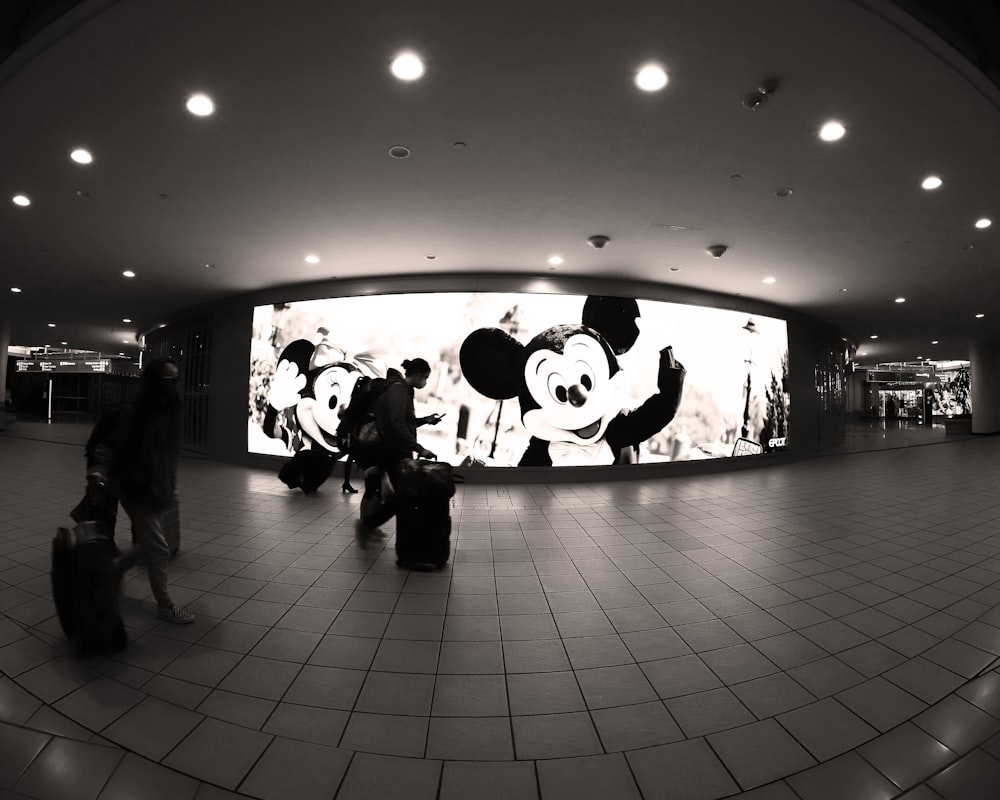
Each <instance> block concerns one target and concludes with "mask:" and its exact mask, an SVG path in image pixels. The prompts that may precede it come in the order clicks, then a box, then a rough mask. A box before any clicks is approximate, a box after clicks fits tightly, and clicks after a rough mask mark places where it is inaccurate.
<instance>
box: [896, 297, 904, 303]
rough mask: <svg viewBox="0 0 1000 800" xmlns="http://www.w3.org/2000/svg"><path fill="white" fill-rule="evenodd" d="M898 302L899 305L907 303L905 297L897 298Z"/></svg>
mask: <svg viewBox="0 0 1000 800" xmlns="http://www.w3.org/2000/svg"><path fill="white" fill-rule="evenodd" d="M896 302H897V303H905V302H906V298H905V297H897V298H896Z"/></svg>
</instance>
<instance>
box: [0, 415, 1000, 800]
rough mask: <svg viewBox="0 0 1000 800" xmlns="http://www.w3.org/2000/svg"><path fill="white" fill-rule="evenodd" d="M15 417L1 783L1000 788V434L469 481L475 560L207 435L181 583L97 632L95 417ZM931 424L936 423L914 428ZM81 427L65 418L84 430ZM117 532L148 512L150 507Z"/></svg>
mask: <svg viewBox="0 0 1000 800" xmlns="http://www.w3.org/2000/svg"><path fill="white" fill-rule="evenodd" d="M20 433H28V435H29V436H30V435H31V433H30V429H29V428H28V427H25V426H21V430H20V431H18V430H17V429H15V430H13V431H9V432H6V433H4V434H0V507H2V509H3V514H2V515H0V671H2V675H0V799H2V798H10V797H13V798H17V797H29V798H39V800H49V799H50V798H56V799H58V798H73V800H89V799H90V798H100V799H101V800H109V799H110V798H129V797H137V796H141V797H144V798H153V800H157V798H161V797H162V798H171V800H173V799H174V798H178V799H180V800H190V799H191V798H195V799H196V800H218V799H221V798H226V797H234V796H237V795H246V796H252V797H258V798H265V799H269V798H303V800H310V799H311V798H325V799H326V800H332V798H334V797H336V798H337V800H355V798H379V799H380V800H382V798H386V799H388V800H391V799H392V798H396V797H399V798H403V797H405V798H407V799H408V800H409V799H410V798H416V799H418V800H419V799H420V798H428V800H435V799H438V798H439V799H440V800H453V799H457V798H484V800H490V798H497V799H498V800H499V799H506V798H516V799H517V800H521V799H522V798H524V799H525V800H529V799H530V798H536V799H537V800H558V798H573V800H587V798H601V800H604V799H605V798H612V797H613V798H645V799H646V800H661V799H662V798H670V799H671V800H672V799H674V798H676V799H677V800H681V799H683V798H688V799H690V800H712V799H713V798H724V797H734V796H740V797H744V798H748V799H750V798H752V799H753V800H796V798H799V800H825V799H826V798H830V799H831V800H844V799H845V798H851V800H866V799H867V798H873V799H874V798H895V797H905V798H907V800H928V799H934V800H940V798H945V800H977V799H978V798H983V799H985V798H991V799H992V800H996V798H997V797H1000V671H998V664H1000V492H998V491H997V488H996V487H997V486H1000V439H998V438H974V439H956V440H950V441H946V442H943V443H939V444H935V446H927V447H910V448H908V449H886V450H879V451H874V452H867V453H854V454H844V455H831V456H829V457H825V458H816V459H812V460H809V461H804V462H799V463H796V464H793V465H784V466H776V467H763V468H760V469H753V470H743V471H739V472H735V473H728V474H716V475H708V476H697V477H691V476H688V477H679V478H666V479H662V480H656V481H628V482H620V483H613V484H605V485H597V484H585V483H580V484H571V485H566V484H559V485H554V486H551V487H547V486H539V485H530V486H502V485H472V484H467V485H465V486H462V487H460V489H459V493H458V495H457V497H456V499H455V503H454V508H453V511H452V516H453V521H454V533H453V545H454V548H455V552H454V559H453V563H452V564H451V565H450V566H449V567H448V568H447V569H446V570H445V571H443V572H442V573H408V572H405V571H400V570H398V569H397V567H396V565H395V558H394V554H393V552H392V532H393V526H392V523H390V524H389V525H387V526H386V528H385V531H386V533H387V534H388V536H387V537H386V539H385V540H384V541H383V542H381V543H379V544H378V545H377V546H369V547H368V548H367V549H362V548H361V547H360V546H359V545H358V543H357V542H356V541H355V538H354V529H353V520H354V518H355V516H356V514H357V506H358V497H357V496H353V497H352V496H344V495H341V494H340V492H339V489H338V487H337V484H336V483H335V482H334V481H331V482H330V484H329V485H328V486H326V487H324V489H323V490H321V491H320V493H319V494H318V495H315V496H312V497H306V496H304V495H302V494H301V493H299V492H290V491H288V490H286V489H285V487H284V486H283V485H282V484H281V483H280V482H279V481H278V480H277V478H276V477H275V475H274V473H273V472H271V471H264V470H256V469H246V468H241V467H235V466H231V465H224V464H218V463H214V462H210V461H205V460H196V459H185V460H184V461H183V464H182V471H181V486H180V494H181V503H182V521H183V535H184V547H183V552H182V554H181V555H180V557H179V558H178V559H177V560H176V561H175V562H174V563H173V564H172V565H171V572H170V579H171V583H172V585H173V590H174V593H175V597H176V599H177V600H178V601H180V602H182V603H183V604H185V605H186V606H188V607H189V608H190V609H191V610H192V611H194V612H195V613H196V614H197V615H198V620H197V622H196V623H195V624H194V625H191V626H186V627H177V626H171V625H168V624H164V623H160V622H159V621H158V620H157V618H156V617H155V615H154V614H153V613H152V610H153V609H152V603H151V599H150V597H149V589H148V583H147V582H146V580H145V577H144V575H143V574H142V573H133V574H132V575H131V576H130V578H129V579H128V580H127V581H126V587H125V589H126V594H127V596H128V599H127V600H126V604H125V616H126V623H127V625H128V626H129V632H130V635H131V640H132V641H131V644H130V646H129V648H128V649H127V650H126V651H124V652H123V653H121V654H119V655H117V656H115V657H111V658H87V659H82V658H80V657H78V656H77V655H76V654H75V653H74V651H73V649H72V647H70V646H68V645H67V644H66V642H65V640H64V638H63V635H62V632H61V630H60V628H59V626H58V622H57V621H56V619H55V617H54V608H53V605H52V601H51V597H50V585H49V576H48V568H49V551H50V546H51V537H52V535H53V532H54V530H55V528H56V527H57V526H58V525H63V524H67V511H68V509H69V508H71V507H72V506H73V505H74V503H75V502H76V501H77V500H78V499H79V497H78V495H79V494H80V492H81V491H82V485H83V483H82V466H83V458H82V453H81V448H80V447H79V444H78V442H79V440H80V437H79V435H78V434H79V431H78V430H77V431H75V432H70V433H69V434H68V435H67V436H65V437H64V438H66V439H67V440H68V441H70V442H74V443H73V444H66V443H57V442H51V441H43V440H41V439H43V438H45V437H37V436H36V437H35V438H25V437H23V436H21V435H20ZM908 435H909V434H908ZM55 438H58V437H55ZM119 525H120V527H119V539H120V540H121V541H125V540H127V539H128V533H127V531H128V522H127V518H124V517H123V518H122V520H121V521H120V523H119Z"/></svg>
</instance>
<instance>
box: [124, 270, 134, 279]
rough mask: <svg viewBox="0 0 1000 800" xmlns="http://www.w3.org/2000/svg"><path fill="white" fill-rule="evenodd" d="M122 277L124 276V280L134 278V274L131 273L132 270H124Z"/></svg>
mask: <svg viewBox="0 0 1000 800" xmlns="http://www.w3.org/2000/svg"><path fill="white" fill-rule="evenodd" d="M122 275H123V276H125V277H126V278H134V277H135V273H134V272H132V270H130V269H127V270H125V271H124V272H123V273H122Z"/></svg>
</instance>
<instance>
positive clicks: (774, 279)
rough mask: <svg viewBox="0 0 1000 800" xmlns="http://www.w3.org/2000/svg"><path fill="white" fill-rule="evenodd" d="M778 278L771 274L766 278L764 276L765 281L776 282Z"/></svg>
mask: <svg viewBox="0 0 1000 800" xmlns="http://www.w3.org/2000/svg"><path fill="white" fill-rule="evenodd" d="M776 280H778V279H777V278H772V277H771V276H770V275H768V276H767V277H766V278H764V283H774V282H775V281H776Z"/></svg>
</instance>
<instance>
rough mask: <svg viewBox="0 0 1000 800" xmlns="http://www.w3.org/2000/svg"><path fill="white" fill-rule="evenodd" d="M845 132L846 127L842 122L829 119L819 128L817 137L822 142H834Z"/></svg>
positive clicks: (841, 137)
mask: <svg viewBox="0 0 1000 800" xmlns="http://www.w3.org/2000/svg"><path fill="white" fill-rule="evenodd" d="M845 133H847V128H845V127H844V125H843V123H840V122H837V121H836V120H830V121H829V122H827V123H824V125H823V127H822V128H820V129H819V138H820V139H822V140H823V141H824V142H836V141H839V140H840V139H843V138H844V134H845Z"/></svg>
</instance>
